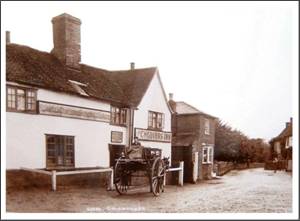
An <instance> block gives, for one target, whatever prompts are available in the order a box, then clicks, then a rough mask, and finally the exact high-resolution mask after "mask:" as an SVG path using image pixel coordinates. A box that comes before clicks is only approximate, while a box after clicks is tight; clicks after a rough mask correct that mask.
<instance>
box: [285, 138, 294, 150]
mask: <svg viewBox="0 0 300 221" xmlns="http://www.w3.org/2000/svg"><path fill="white" fill-rule="evenodd" d="M292 140H293V139H292V137H287V138H286V143H285V148H289V147H291V146H292Z"/></svg>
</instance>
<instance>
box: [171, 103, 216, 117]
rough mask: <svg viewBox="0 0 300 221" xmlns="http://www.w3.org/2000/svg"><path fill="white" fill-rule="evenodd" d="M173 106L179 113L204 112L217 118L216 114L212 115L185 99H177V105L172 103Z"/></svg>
mask: <svg viewBox="0 0 300 221" xmlns="http://www.w3.org/2000/svg"><path fill="white" fill-rule="evenodd" d="M171 106H172V107H173V111H175V112H176V113H177V114H179V115H180V114H204V115H207V116H210V117H213V118H215V117H214V116H211V115H210V114H207V113H205V112H203V111H200V110H198V109H197V108H195V107H193V106H192V105H190V104H187V103H186V102H184V101H177V102H175V105H174V106H173V105H171Z"/></svg>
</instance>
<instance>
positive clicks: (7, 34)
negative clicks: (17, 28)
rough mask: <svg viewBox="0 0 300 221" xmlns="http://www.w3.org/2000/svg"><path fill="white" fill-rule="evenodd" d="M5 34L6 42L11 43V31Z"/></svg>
mask: <svg viewBox="0 0 300 221" xmlns="http://www.w3.org/2000/svg"><path fill="white" fill-rule="evenodd" d="M5 34H6V36H5V37H6V44H10V31H6V32H5Z"/></svg>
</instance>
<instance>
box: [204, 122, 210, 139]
mask: <svg viewBox="0 0 300 221" xmlns="http://www.w3.org/2000/svg"><path fill="white" fill-rule="evenodd" d="M204 134H206V135H209V120H208V119H205V120H204Z"/></svg>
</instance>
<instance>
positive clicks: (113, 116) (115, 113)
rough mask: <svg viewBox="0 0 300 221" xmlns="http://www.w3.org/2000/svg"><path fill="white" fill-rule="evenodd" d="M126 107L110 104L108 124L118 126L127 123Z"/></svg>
mask: <svg viewBox="0 0 300 221" xmlns="http://www.w3.org/2000/svg"><path fill="white" fill-rule="evenodd" d="M127 113H128V111H127V108H121V107H117V106H113V105H111V107H110V124H112V125H118V126H126V125H127Z"/></svg>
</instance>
